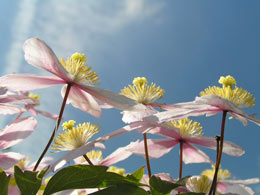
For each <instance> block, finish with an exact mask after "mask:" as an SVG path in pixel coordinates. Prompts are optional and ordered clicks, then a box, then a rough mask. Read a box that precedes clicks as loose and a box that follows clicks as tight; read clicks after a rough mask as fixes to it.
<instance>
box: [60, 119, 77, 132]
mask: <svg viewBox="0 0 260 195" xmlns="http://www.w3.org/2000/svg"><path fill="white" fill-rule="evenodd" d="M75 123H76V121H74V120H69V121H65V122H64V123H62V127H63V130H65V129H67V130H70V129H72V128H73V126H74V124H75Z"/></svg>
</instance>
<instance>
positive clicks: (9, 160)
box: [0, 152, 25, 170]
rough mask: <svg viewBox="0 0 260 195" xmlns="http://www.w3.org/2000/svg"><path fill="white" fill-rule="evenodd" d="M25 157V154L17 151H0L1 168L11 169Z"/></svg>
mask: <svg viewBox="0 0 260 195" xmlns="http://www.w3.org/2000/svg"><path fill="white" fill-rule="evenodd" d="M24 158H25V156H24V155H21V154H19V153H15V152H5V153H0V168H1V169H4V170H6V169H9V168H10V167H12V166H14V165H15V164H16V163H18V162H19V161H20V160H22V159H24Z"/></svg>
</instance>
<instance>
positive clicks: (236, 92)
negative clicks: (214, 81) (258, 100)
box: [200, 75, 255, 107]
mask: <svg viewBox="0 0 260 195" xmlns="http://www.w3.org/2000/svg"><path fill="white" fill-rule="evenodd" d="M219 83H220V84H222V88H221V87H217V86H213V87H208V88H207V89H205V90H204V91H202V92H200V95H201V96H203V95H212V94H213V95H217V96H220V97H222V98H225V99H228V100H229V101H231V102H233V103H234V104H235V105H236V106H238V107H252V106H254V105H255V98H254V96H253V95H252V94H251V93H249V92H248V91H246V90H244V89H242V88H238V87H237V86H235V88H234V89H233V88H232V87H233V85H234V84H235V85H236V80H235V79H234V77H232V76H230V75H228V76H226V77H223V76H222V77H220V79H219Z"/></svg>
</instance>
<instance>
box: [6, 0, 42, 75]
mask: <svg viewBox="0 0 260 195" xmlns="http://www.w3.org/2000/svg"><path fill="white" fill-rule="evenodd" d="M36 2H37V1H36V0H32V1H31V0H22V1H20V3H19V6H18V12H17V15H16V18H15V20H14V22H13V24H12V26H11V28H12V29H11V32H12V34H11V37H12V42H11V44H10V48H9V52H7V55H6V64H7V66H5V69H4V73H6V74H7V73H12V72H17V71H18V70H19V69H20V67H21V62H22V61H23V52H22V45H23V43H24V41H25V40H26V38H27V37H28V34H29V32H30V31H31V28H32V23H33V18H34V17H35V7H36Z"/></svg>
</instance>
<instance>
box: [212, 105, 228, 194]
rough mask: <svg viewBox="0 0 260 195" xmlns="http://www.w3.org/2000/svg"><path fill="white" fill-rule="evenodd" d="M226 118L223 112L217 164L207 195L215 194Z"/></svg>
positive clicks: (225, 113)
mask: <svg viewBox="0 0 260 195" xmlns="http://www.w3.org/2000/svg"><path fill="white" fill-rule="evenodd" d="M226 116H227V111H226V110H223V115H222V123H221V134H220V145H219V152H218V153H217V162H216V166H215V174H214V177H213V181H212V184H211V188H210V191H209V195H211V194H213V195H215V193H216V186H217V179H218V170H219V165H220V162H221V156H222V151H223V143H224V132H225V122H226Z"/></svg>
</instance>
